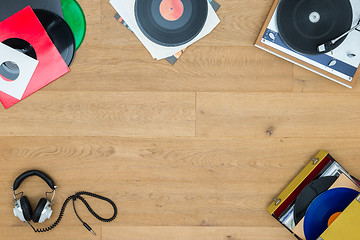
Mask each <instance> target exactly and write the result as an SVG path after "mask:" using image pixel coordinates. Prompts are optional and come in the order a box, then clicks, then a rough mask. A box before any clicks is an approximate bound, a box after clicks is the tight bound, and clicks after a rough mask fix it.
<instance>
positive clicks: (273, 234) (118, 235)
mask: <svg viewBox="0 0 360 240" xmlns="http://www.w3.org/2000/svg"><path fill="white" fill-rule="evenodd" d="M290 238H291V234H290V233H289V232H288V231H286V230H285V231H284V229H281V228H280V227H277V228H266V227H260V228H244V227H232V228H231V227H105V226H104V227H103V240H112V239H114V240H115V239H127V240H147V239H157V240H168V239H173V240H183V239H197V240H242V239H246V240H259V239H268V240H275V239H276V240H281V239H284V240H285V239H290Z"/></svg>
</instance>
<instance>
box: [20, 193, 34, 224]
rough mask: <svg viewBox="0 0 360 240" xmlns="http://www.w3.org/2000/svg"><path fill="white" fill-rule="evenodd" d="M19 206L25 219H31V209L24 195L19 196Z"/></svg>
mask: <svg viewBox="0 0 360 240" xmlns="http://www.w3.org/2000/svg"><path fill="white" fill-rule="evenodd" d="M20 206H21V209H22V212H23V215H24V218H25V220H26V221H31V219H32V209H31V205H30V202H29V199H28V198H27V197H26V196H22V197H21V198H20Z"/></svg>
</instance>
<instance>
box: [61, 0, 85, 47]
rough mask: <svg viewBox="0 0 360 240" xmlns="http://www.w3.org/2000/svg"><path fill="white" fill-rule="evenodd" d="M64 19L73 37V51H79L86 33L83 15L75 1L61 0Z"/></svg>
mask: <svg viewBox="0 0 360 240" xmlns="http://www.w3.org/2000/svg"><path fill="white" fill-rule="evenodd" d="M61 4H62V10H63V13H64V19H65V21H66V22H67V24H69V26H70V28H71V30H72V32H73V34H74V37H75V50H77V49H79V47H80V45H81V44H82V42H83V40H84V38H85V33H86V19H85V14H84V12H83V10H82V8H81V6H80V4H79V3H78V2H77V1H76V0H61Z"/></svg>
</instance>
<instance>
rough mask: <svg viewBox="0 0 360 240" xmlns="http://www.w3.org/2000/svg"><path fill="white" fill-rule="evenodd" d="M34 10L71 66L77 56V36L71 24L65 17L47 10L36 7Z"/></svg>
mask: <svg viewBox="0 0 360 240" xmlns="http://www.w3.org/2000/svg"><path fill="white" fill-rule="evenodd" d="M34 12H35V14H36V16H37V17H38V19H39V20H40V22H41V24H42V25H43V27H44V28H45V30H46V32H47V34H48V35H49V37H50V39H51V41H52V42H53V43H54V45H55V47H56V48H57V50H58V51H59V53H60V54H61V56H62V58H63V59H64V61H65V63H66V64H67V65H68V66H70V65H71V63H72V61H73V59H74V56H75V38H74V35H73V33H72V31H71V29H70V27H69V25H68V24H67V23H66V22H65V20H64V19H62V18H61V17H59V16H58V15H56V14H55V13H52V12H49V11H47V10H40V9H36V10H34Z"/></svg>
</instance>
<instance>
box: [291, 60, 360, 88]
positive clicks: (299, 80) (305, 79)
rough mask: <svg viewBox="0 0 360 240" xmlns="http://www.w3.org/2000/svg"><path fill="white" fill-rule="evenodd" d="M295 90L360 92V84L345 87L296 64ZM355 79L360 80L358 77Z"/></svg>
mask: <svg viewBox="0 0 360 240" xmlns="http://www.w3.org/2000/svg"><path fill="white" fill-rule="evenodd" d="M293 69H294V92H333V93H335V92H346V93H358V92H360V84H358V83H356V84H355V86H354V87H353V88H352V89H349V88H347V87H344V86H342V85H340V84H337V83H335V82H333V81H330V80H328V79H326V78H324V77H322V76H319V75H317V74H315V73H312V72H310V71H308V70H306V69H302V68H300V67H297V66H294V68H293ZM354 81H357V82H358V81H359V79H356V80H354Z"/></svg>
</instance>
